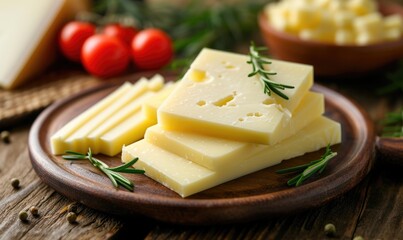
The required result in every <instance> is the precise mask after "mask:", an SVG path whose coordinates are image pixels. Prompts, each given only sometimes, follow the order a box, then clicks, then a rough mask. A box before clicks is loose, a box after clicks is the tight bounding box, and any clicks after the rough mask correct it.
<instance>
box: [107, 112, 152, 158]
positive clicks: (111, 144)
mask: <svg viewBox="0 0 403 240" xmlns="http://www.w3.org/2000/svg"><path fill="white" fill-rule="evenodd" d="M154 124H156V121H155V119H149V118H146V117H144V115H143V113H142V112H141V111H138V112H136V113H135V114H133V115H132V116H130V117H129V118H127V119H125V120H124V121H123V122H122V123H120V124H119V125H117V126H116V127H115V128H113V129H111V130H110V131H108V132H107V133H105V134H104V135H102V136H101V138H100V140H99V142H100V145H99V152H100V153H103V154H105V155H108V156H114V155H116V154H118V153H120V152H121V151H122V146H124V145H128V144H131V143H133V142H135V141H138V140H140V139H142V138H143V136H144V133H145V131H146V129H147V128H148V127H150V126H152V125H154Z"/></svg>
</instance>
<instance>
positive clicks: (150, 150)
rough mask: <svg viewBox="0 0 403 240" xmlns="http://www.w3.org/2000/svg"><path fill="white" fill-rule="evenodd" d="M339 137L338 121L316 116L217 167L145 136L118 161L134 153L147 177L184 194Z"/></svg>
mask: <svg viewBox="0 0 403 240" xmlns="http://www.w3.org/2000/svg"><path fill="white" fill-rule="evenodd" d="M340 141H341V129H340V124H339V123H337V122H335V121H333V120H330V119H328V118H326V117H319V118H317V119H316V120H314V121H313V122H311V123H310V124H309V125H307V126H306V127H305V128H303V129H302V130H301V131H299V132H298V133H297V134H295V135H294V136H293V137H292V138H289V139H286V140H284V141H282V142H281V143H279V144H276V145H274V146H267V145H266V146H265V147H264V148H263V149H262V150H261V151H259V152H258V153H257V154H254V155H252V156H249V149H248V148H245V149H242V150H238V151H237V158H239V159H241V160H242V161H234V162H233V163H231V164H228V165H227V166H226V168H223V169H221V170H217V171H212V170H210V169H208V168H205V167H203V166H201V165H199V164H197V163H195V162H192V161H189V160H187V159H185V158H182V157H180V156H178V155H176V154H174V153H171V152H169V151H166V150H164V149H162V148H159V147H157V146H156V145H154V144H152V143H149V142H147V141H146V140H140V141H138V142H136V143H133V144H131V145H129V146H127V147H124V148H123V151H122V161H123V162H128V161H130V160H132V159H133V158H134V157H138V158H139V161H138V162H137V163H136V164H135V167H136V168H139V169H144V170H145V174H146V175H147V176H148V177H150V178H152V179H154V180H155V181H157V182H159V183H161V184H163V185H164V186H166V187H168V188H170V189H172V190H173V191H175V192H177V193H178V194H179V195H180V196H182V197H187V196H189V195H192V194H195V193H197V192H200V191H203V190H205V189H208V188H211V187H214V186H217V185H219V184H221V183H224V182H226V181H229V180H232V179H235V178H238V177H240V176H243V175H246V174H248V173H251V172H254V171H257V170H260V169H263V168H266V167H270V166H273V165H275V164H278V163H280V162H281V161H282V160H285V159H290V158H293V157H296V156H300V155H303V154H304V153H306V152H312V151H316V150H318V149H320V148H323V147H325V146H327V144H331V145H333V144H336V143H339V142H340ZM200 147H202V145H201V146H200ZM220 147H223V148H225V146H223V145H218V146H217V148H220ZM218 151H220V150H218Z"/></svg>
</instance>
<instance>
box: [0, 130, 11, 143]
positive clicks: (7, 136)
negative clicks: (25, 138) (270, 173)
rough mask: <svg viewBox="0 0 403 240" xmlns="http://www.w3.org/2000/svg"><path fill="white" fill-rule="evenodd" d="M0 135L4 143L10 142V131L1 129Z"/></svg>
mask: <svg viewBox="0 0 403 240" xmlns="http://www.w3.org/2000/svg"><path fill="white" fill-rule="evenodd" d="M0 136H1V140H2V141H3V142H4V143H7V144H8V143H10V132H9V131H2V132H1V133H0Z"/></svg>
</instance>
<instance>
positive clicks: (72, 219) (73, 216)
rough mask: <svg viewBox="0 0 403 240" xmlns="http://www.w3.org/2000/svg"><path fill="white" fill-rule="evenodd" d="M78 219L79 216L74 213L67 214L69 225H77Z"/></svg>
mask: <svg viewBox="0 0 403 240" xmlns="http://www.w3.org/2000/svg"><path fill="white" fill-rule="evenodd" d="M76 219H77V215H76V214H75V213H74V212H69V213H67V221H68V222H69V223H75V222H76Z"/></svg>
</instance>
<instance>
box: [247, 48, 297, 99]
mask: <svg viewBox="0 0 403 240" xmlns="http://www.w3.org/2000/svg"><path fill="white" fill-rule="evenodd" d="M266 49H267V48H264V47H256V46H255V43H254V42H251V45H250V47H249V57H250V60H249V61H247V63H248V64H251V65H252V72H251V73H250V74H249V75H248V77H252V76H255V75H259V76H258V77H259V79H260V81H261V82H262V84H263V92H264V93H265V94H267V95H269V96H271V94H272V93H275V94H277V95H278V96H280V97H282V98H284V99H286V100H288V99H289V98H288V96H287V95H285V94H284V93H283V92H282V90H285V89H286V88H294V86H290V85H285V84H281V83H278V82H275V81H273V80H271V79H270V76H271V75H276V73H274V72H271V71H269V70H267V69H265V67H264V65H265V64H270V63H271V62H270V61H269V60H268V59H267V58H266V57H265V56H262V55H261V53H260V52H261V51H263V50H266Z"/></svg>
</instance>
